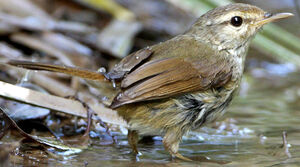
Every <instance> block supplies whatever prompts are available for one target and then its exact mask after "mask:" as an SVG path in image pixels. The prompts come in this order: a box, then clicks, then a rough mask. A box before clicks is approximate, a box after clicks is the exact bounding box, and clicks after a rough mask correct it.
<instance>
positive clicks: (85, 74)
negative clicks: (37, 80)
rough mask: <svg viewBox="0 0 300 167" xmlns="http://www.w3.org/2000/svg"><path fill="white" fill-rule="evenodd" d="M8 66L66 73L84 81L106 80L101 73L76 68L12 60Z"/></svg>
mask: <svg viewBox="0 0 300 167" xmlns="http://www.w3.org/2000/svg"><path fill="white" fill-rule="evenodd" d="M7 64H9V65H12V66H16V67H20V68H25V69H29V70H42V71H52V72H58V73H64V74H68V75H72V76H76V77H80V78H84V79H89V80H98V81H104V80H105V77H104V76H103V75H102V74H101V73H98V72H95V71H90V70H87V69H80V68H75V67H67V66H59V65H52V64H45V63H36V62H30V61H19V60H10V61H8V62H7Z"/></svg>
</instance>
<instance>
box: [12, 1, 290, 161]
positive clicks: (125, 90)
mask: <svg viewBox="0 0 300 167" xmlns="http://www.w3.org/2000/svg"><path fill="white" fill-rule="evenodd" d="M290 16H293V14H291V13H279V14H274V15H273V14H270V13H267V12H265V11H263V10H262V9H260V8H258V7H256V6H252V5H248V4H240V3H236V4H230V5H227V6H223V7H218V8H215V9H213V10H211V11H209V12H207V13H206V14H204V15H202V16H201V17H200V18H199V19H198V20H197V21H196V22H195V24H194V25H193V26H192V27H191V28H190V29H189V30H188V31H187V32H185V33H184V34H181V35H178V36H176V37H174V38H172V39H170V40H168V41H165V42H163V43H160V44H157V45H153V46H151V47H148V48H146V49H142V50H140V51H137V52H135V53H133V54H131V55H129V56H127V57H125V58H124V59H123V60H122V61H121V62H120V63H119V64H117V65H116V66H115V68H114V69H112V71H110V72H109V73H106V74H104V76H103V75H102V74H101V73H97V72H93V71H88V70H82V69H77V68H71V67H64V66H57V65H49V64H41V63H33V62H24V61H10V62H9V64H10V65H14V66H17V67H22V68H27V69H32V70H46V71H55V72H61V73H66V74H69V75H73V76H79V77H82V78H85V79H89V80H98V81H103V79H104V78H106V79H108V80H113V81H115V82H117V84H118V85H117V86H118V87H119V89H116V91H119V92H118V94H117V95H116V97H115V98H114V100H113V102H112V104H111V105H110V107H111V108H113V109H116V110H117V111H118V114H119V115H120V116H122V117H123V118H124V119H125V120H126V121H127V122H128V124H129V126H130V127H129V132H128V142H129V144H130V146H131V147H132V149H133V152H134V153H136V154H137V153H138V149H137V142H138V135H139V134H140V135H160V136H163V145H164V147H165V149H166V150H167V151H168V152H169V153H170V154H171V155H172V156H174V157H177V158H180V159H183V160H189V159H188V158H186V157H184V156H182V155H181V154H179V153H178V148H179V143H180V141H181V139H182V136H183V135H184V134H186V133H187V132H188V131H190V130H194V129H197V128H199V127H201V126H203V125H204V124H206V123H209V122H212V121H214V120H216V119H217V118H219V117H220V116H222V115H223V114H224V112H225V109H226V108H227V106H228V104H229V103H230V101H231V100H232V98H233V96H234V95H235V93H236V91H237V88H238V87H239V84H240V81H241V78H242V73H243V69H244V62H245V57H246V52H247V50H248V48H249V45H250V41H251V40H252V39H253V37H254V36H255V34H256V33H257V32H258V31H259V30H260V29H261V28H262V26H263V25H265V24H266V23H269V22H272V21H275V20H278V19H282V18H287V17H290Z"/></svg>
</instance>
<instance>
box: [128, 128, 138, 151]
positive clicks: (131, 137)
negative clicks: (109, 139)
mask: <svg viewBox="0 0 300 167" xmlns="http://www.w3.org/2000/svg"><path fill="white" fill-rule="evenodd" d="M127 138H128V144H129V145H130V147H131V148H132V152H133V153H134V154H135V155H139V151H138V148H137V144H138V141H139V135H138V133H137V131H135V130H128V135H127Z"/></svg>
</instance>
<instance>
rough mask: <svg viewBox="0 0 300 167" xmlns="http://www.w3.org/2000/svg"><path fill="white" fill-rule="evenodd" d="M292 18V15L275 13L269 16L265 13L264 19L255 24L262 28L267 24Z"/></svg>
mask: <svg viewBox="0 0 300 167" xmlns="http://www.w3.org/2000/svg"><path fill="white" fill-rule="evenodd" d="M291 16H294V14H292V13H277V14H273V15H272V14H270V13H266V14H265V16H264V19H262V20H260V21H258V22H256V25H257V26H263V25H265V24H267V23H270V22H273V21H276V20H279V19H285V18H288V17H291Z"/></svg>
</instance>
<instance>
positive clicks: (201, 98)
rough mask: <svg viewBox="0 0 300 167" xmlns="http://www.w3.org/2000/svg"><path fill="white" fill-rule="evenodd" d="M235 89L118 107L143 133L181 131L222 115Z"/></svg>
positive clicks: (131, 123)
mask: <svg viewBox="0 0 300 167" xmlns="http://www.w3.org/2000/svg"><path fill="white" fill-rule="evenodd" d="M232 94H233V91H228V92H222V94H220V92H216V91H213V90H212V91H207V92H201V93H194V94H187V95H182V96H179V97H177V98H171V99H167V100H163V101H161V100H160V101H157V102H155V101H149V102H147V103H145V102H143V103H141V104H135V106H134V107H133V106H130V107H126V110H123V111H119V114H121V115H123V117H127V118H128V119H127V121H128V124H129V126H130V129H131V130H137V131H138V132H139V134H141V135H164V134H165V133H166V132H167V131H168V130H169V129H172V128H173V129H174V128H175V129H180V130H181V131H182V132H181V133H183V134H184V133H186V132H188V131H189V130H192V129H196V128H199V127H200V126H202V125H203V124H205V123H208V122H212V121H214V120H216V119H217V118H219V117H220V116H222V115H223V114H224V112H225V109H226V107H227V106H228V104H229V103H230V101H231V99H232Z"/></svg>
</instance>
